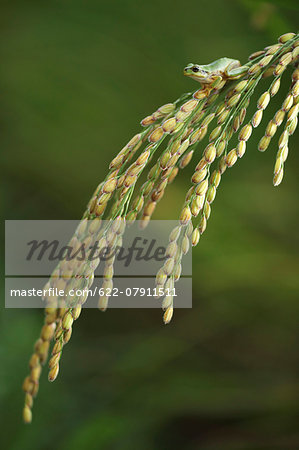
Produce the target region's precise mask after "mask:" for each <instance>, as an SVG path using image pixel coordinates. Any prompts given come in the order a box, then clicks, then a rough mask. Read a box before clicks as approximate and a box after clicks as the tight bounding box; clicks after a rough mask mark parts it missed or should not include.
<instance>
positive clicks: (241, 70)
mask: <svg viewBox="0 0 299 450" xmlns="http://www.w3.org/2000/svg"><path fill="white" fill-rule="evenodd" d="M248 69H249V67H248V66H241V64H240V62H239V61H236V62H233V63H231V64H230V65H229V66H228V67H227V69H226V71H225V74H226V76H227V78H228V79H229V80H237V79H238V78H240V77H241V76H242V75H245V73H247V72H248Z"/></svg>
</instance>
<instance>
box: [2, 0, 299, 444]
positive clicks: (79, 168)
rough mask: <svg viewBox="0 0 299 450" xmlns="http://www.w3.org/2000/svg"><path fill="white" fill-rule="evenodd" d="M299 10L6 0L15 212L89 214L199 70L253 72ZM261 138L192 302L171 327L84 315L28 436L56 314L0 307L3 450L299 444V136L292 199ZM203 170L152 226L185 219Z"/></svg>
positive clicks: (214, 222) (294, 142)
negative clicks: (151, 124)
mask: <svg viewBox="0 0 299 450" xmlns="http://www.w3.org/2000/svg"><path fill="white" fill-rule="evenodd" d="M296 4H297V2H296V1H292V0H288V1H287V0H282V1H281V2H279V1H276V2H271V3H270V2H268V3H264V2H258V1H252V0H241V1H233V0H229V1H222V0H212V1H208V0H190V1H186V2H183V1H181V2H179V1H170V0H166V1H164V2H160V1H158V0H152V1H151V2H143V1H133V0H132V1H129V0H111V1H109V2H107V1H100V0H98V1H96V0H89V1H85V2H81V1H76V0H73V1H67V0H65V1H59V0H57V1H48V2H40V1H32V0H28V1H17V0H16V1H13V2H12V1H8V0H6V1H4V2H3V3H2V7H1V9H2V12H1V19H0V21H1V37H2V39H1V75H0V82H1V108H0V109H1V121H0V122H1V148H2V150H1V168H2V170H1V184H2V192H3V204H4V208H3V218H5V219H78V218H80V217H81V215H82V213H83V211H84V208H85V205H86V203H87V201H88V199H89V197H90V196H91V194H92V192H93V190H94V188H95V187H96V186H97V184H98V183H99V182H100V181H101V180H102V179H103V177H104V176H105V174H106V171H107V167H108V164H109V161H110V160H111V159H112V157H113V156H114V155H115V154H116V153H117V151H118V150H119V149H120V148H122V146H123V145H124V144H125V143H126V142H127V141H128V140H129V139H130V137H131V136H132V135H133V134H135V133H136V132H137V131H138V130H139V121H140V120H141V119H142V118H143V117H144V116H146V115H147V114H148V113H151V112H152V111H154V110H155V109H156V108H157V107H158V106H160V105H162V104H164V103H166V102H169V101H172V100H174V99H176V98H177V97H179V96H180V94H182V93H183V92H186V91H190V90H192V89H195V88H196V86H195V85H194V82H192V80H189V79H186V78H184V77H183V76H182V68H183V67H184V65H185V64H186V63H189V62H199V63H208V62H210V61H213V60H215V59H217V58H219V57H222V56H228V57H233V58H237V59H240V60H241V61H242V62H245V61H246V59H247V57H248V55H249V54H250V53H252V52H254V51H256V50H259V49H261V48H263V47H264V46H266V45H270V44H271V43H274V42H275V41H276V39H277V37H278V36H279V35H280V34H283V33H285V32H288V31H296V26H297V23H298V9H297V7H298V4H297V6H296ZM289 76H290V73H288V74H286V75H285V76H284V82H283V85H282V88H281V91H280V93H279V94H278V95H277V97H275V100H274V101H273V102H272V104H271V105H270V107H269V108H268V110H267V114H266V118H265V119H264V121H263V122H262V124H264V125H265V124H266V123H267V120H269V119H270V118H271V117H272V114H273V113H274V112H275V111H276V110H277V109H278V108H279V106H280V104H281V102H282V100H283V96H284V95H286V91H287V87H288V80H287V78H289ZM265 86H266V84H265V85H264V86H263V85H262V86H261V87H260V92H262V91H263V88H265ZM254 104H255V102H253V104H252V106H251V108H250V113H252V112H253V111H254ZM262 134H263V125H261V126H260V127H259V128H258V129H257V130H256V132H255V135H254V137H252V138H251V140H250V141H249V142H250V143H249V145H248V151H247V152H246V155H245V156H244V158H242V160H240V161H239V162H238V164H237V165H236V166H235V167H234V168H233V169H232V170H230V171H228V172H227V173H226V174H225V176H224V177H223V181H222V182H221V185H220V187H219V190H218V193H217V198H216V200H215V202H214V204H213V208H212V215H211V218H210V220H209V224H208V228H207V231H206V233H205V235H204V237H203V239H202V240H201V242H200V244H199V245H198V247H197V248H196V249H195V250H194V252H193V272H194V274H195V276H194V280H193V305H194V306H193V309H192V310H176V311H175V315H174V319H173V322H172V323H171V324H170V325H169V326H167V327H165V326H163V325H162V320H161V311H160V310H158V309H152V310H140V311H138V310H125V311H124V310H110V311H109V310H108V311H107V312H106V313H105V314H103V313H100V312H97V311H93V310H84V311H83V313H82V315H81V317H80V319H79V320H78V322H76V324H75V325H74V331H73V336H72V339H71V341H70V343H69V345H67V347H66V348H65V351H64V352H63V359H62V363H61V373H60V375H59V377H58V379H57V381H56V382H55V383H54V384H50V383H48V381H47V377H46V371H44V373H43V375H42V379H41V384H40V391H39V395H38V397H37V399H36V401H35V404H34V417H33V422H32V424H31V425H30V426H25V425H23V423H22V421H21V410H22V406H23V393H22V390H21V384H22V381H23V378H24V376H25V375H26V374H27V371H28V369H27V364H28V359H29V357H30V355H31V351H32V345H33V343H34V341H35V339H36V338H37V336H38V334H39V330H40V327H41V324H42V317H43V314H42V311H41V310H40V311H34V310H4V308H3V307H2V309H1V316H0V321H1V329H0V335H1V343H0V364H1V366H0V367H1V369H0V404H1V412H0V414H1V418H0V423H1V433H0V442H1V444H0V446H1V448H2V449H13V450H27V449H43V450H47V449H54V448H55V449H58V450H71V449H117V450H118V449H125V450H126V449H143V450H152V449H157V450H160V449H161V450H162V449H163V450H165V449H170V448H171V449H186V450H194V449H203V450H211V449H217V450H219V449H221V450H222V449H224V450H225V449H229V450H231V449H284V450H286V449H298V448H299V425H298V423H299V362H298V345H299V331H298V315H299V302H298V294H299V279H298V276H299V256H298V250H299V236H298V226H299V203H298V192H299V191H298V189H299V179H298V167H299V155H298V133H297V135H295V136H293V137H292V138H291V141H290V155H289V158H288V161H287V164H286V175H285V179H284V181H283V183H282V185H281V186H280V187H279V188H274V187H273V185H272V170H273V165H274V160H275V154H276V144H275V143H276V142H277V141H276V140H274V141H273V144H272V145H271V146H270V148H269V149H268V150H267V152H266V153H265V154H260V153H259V152H258V151H257V142H258V140H259V138H260V137H261V136H262ZM192 167H193V165H192V164H190V169H189V168H188V170H187V169H186V170H185V173H182V174H180V176H179V177H178V178H177V179H176V181H175V183H174V184H172V185H171V186H170V188H169V190H168V193H167V195H165V198H164V199H163V201H162V202H161V204H160V207H159V208H157V212H156V214H155V216H154V218H157V219H166V218H172V219H174V218H176V217H177V214H178V213H179V210H180V207H181V203H182V201H183V198H184V194H185V192H186V189H187V187H188V182H189V178H190V174H191V171H192ZM2 254H3V252H2ZM1 264H2V265H3V271H4V263H3V258H2V263H1ZM3 304H4V299H2V305H3Z"/></svg>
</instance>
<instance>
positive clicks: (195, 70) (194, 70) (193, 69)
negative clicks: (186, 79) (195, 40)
mask: <svg viewBox="0 0 299 450" xmlns="http://www.w3.org/2000/svg"><path fill="white" fill-rule="evenodd" d="M199 70H200V69H199V67H196V66H194V67H192V72H199Z"/></svg>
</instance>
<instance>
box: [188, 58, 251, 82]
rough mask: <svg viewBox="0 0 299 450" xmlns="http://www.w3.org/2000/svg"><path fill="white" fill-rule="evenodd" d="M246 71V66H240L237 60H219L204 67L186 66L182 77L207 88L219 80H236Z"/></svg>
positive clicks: (196, 65)
mask: <svg viewBox="0 0 299 450" xmlns="http://www.w3.org/2000/svg"><path fill="white" fill-rule="evenodd" d="M248 69H249V67H247V66H241V63H240V61H238V60H237V59H231V58H220V59H217V61H214V62H212V63H211V64H206V65H204V66H200V65H198V64H192V63H191V64H188V66H187V67H185V69H184V75H186V76H187V77H190V78H193V80H196V81H199V82H200V83H201V84H202V85H203V86H209V85H213V84H214V83H215V82H219V81H220V80H225V81H226V80H236V79H238V78H240V77H241V76H242V75H244V74H245V73H246V72H247V71H248ZM211 87H212V86H211Z"/></svg>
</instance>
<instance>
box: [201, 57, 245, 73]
mask: <svg viewBox="0 0 299 450" xmlns="http://www.w3.org/2000/svg"><path fill="white" fill-rule="evenodd" d="M233 62H237V60H236V59H232V58H226V57H224V58H219V59H217V60H216V61H213V62H211V63H210V64H206V65H203V66H201V67H202V68H203V69H205V70H207V71H208V72H211V71H213V72H214V71H215V72H216V71H219V72H221V71H224V70H225V69H226V68H227V67H228V66H229V65H230V64H231V63H233Z"/></svg>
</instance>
